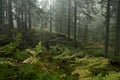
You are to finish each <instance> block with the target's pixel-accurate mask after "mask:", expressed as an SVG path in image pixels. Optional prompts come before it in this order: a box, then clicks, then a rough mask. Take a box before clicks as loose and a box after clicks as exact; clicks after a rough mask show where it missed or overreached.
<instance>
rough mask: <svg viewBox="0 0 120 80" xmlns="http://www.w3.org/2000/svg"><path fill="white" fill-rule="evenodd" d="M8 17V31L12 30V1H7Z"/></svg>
mask: <svg viewBox="0 0 120 80" xmlns="http://www.w3.org/2000/svg"><path fill="white" fill-rule="evenodd" d="M8 15H9V19H8V22H9V26H10V29H13V28H14V26H13V12H12V0H8Z"/></svg>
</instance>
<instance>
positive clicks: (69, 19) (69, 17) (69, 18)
mask: <svg viewBox="0 0 120 80" xmlns="http://www.w3.org/2000/svg"><path fill="white" fill-rule="evenodd" d="M70 10H71V0H69V9H68V40H70V21H71V15H70V14H71V13H70V12H71V11H70Z"/></svg>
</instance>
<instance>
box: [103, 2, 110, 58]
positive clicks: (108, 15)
mask: <svg viewBox="0 0 120 80" xmlns="http://www.w3.org/2000/svg"><path fill="white" fill-rule="evenodd" d="M109 26H110V0H107V16H106V40H105V55H104V56H105V57H108V47H109Z"/></svg>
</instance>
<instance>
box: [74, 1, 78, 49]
mask: <svg viewBox="0 0 120 80" xmlns="http://www.w3.org/2000/svg"><path fill="white" fill-rule="evenodd" d="M76 30H77V2H76V0H75V2H74V46H75V47H76V46H77V41H76Z"/></svg>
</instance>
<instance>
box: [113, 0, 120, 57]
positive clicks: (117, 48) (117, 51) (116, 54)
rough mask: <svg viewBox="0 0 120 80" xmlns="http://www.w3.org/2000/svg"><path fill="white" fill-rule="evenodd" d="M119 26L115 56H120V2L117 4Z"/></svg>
mask: <svg viewBox="0 0 120 80" xmlns="http://www.w3.org/2000/svg"><path fill="white" fill-rule="evenodd" d="M117 5H118V6H117V25H116V38H115V52H114V56H118V53H119V37H120V32H119V31H120V0H118V3H117Z"/></svg>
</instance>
